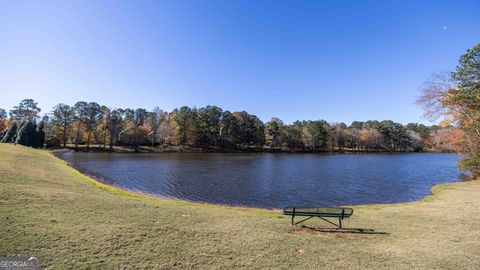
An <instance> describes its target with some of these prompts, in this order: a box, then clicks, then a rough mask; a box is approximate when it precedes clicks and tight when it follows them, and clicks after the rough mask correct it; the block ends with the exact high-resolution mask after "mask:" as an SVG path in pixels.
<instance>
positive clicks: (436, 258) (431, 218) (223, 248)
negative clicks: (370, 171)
mask: <svg viewBox="0 0 480 270" xmlns="http://www.w3.org/2000/svg"><path fill="white" fill-rule="evenodd" d="M419 169H421V168H419ZM433 193H434V195H432V196H429V197H427V198H426V199H424V200H422V201H419V202H413V203H406V204H395V205H368V206H357V207H354V209H355V212H354V215H353V217H352V218H351V219H349V220H346V221H345V222H344V226H345V227H347V228H363V229H371V230H373V231H370V232H369V231H364V232H363V233H361V232H359V231H358V230H345V231H343V232H338V231H336V230H333V229H325V228H326V227H328V224H326V223H323V222H321V221H307V222H306V225H307V226H308V227H310V228H308V227H306V228H302V227H292V226H290V219H289V218H288V217H283V216H282V215H281V212H280V211H270V210H261V209H245V208H234V207H226V206H217V205H209V204H198V203H189V202H183V201H177V200H164V199H156V198H150V197H146V196H142V195H136V194H131V193H128V192H125V191H121V190H118V189H115V188H112V187H109V186H105V185H103V184H100V183H98V182H96V181H94V180H92V179H90V178H88V177H86V176H84V175H82V174H80V173H79V172H77V171H76V170H74V169H72V168H70V167H68V166H67V164H66V163H65V162H64V161H62V160H60V159H58V158H55V157H54V156H53V155H52V154H51V153H49V152H47V151H42V150H33V149H29V148H25V147H22V146H18V145H17V146H13V145H6V144H1V145H0V220H1V226H0V256H2V255H3V256H5V255H34V256H37V257H38V258H39V259H40V261H41V262H42V264H43V266H45V267H46V268H51V269H67V268H75V269H172V268H175V269H188V268H200V269H237V268H245V269H252V268H283V269H291V268H298V269H319V268H322V269H334V268H335V269H366V268H370V269H412V268H414V269H480V215H479V214H480V182H479V181H471V182H459V183H454V184H448V185H440V186H436V187H435V188H434V189H433ZM312 228H313V229H312ZM320 228H324V229H320ZM323 267H324V268H323Z"/></svg>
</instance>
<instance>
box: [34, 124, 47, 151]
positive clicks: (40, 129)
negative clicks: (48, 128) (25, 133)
mask: <svg viewBox="0 0 480 270" xmlns="http://www.w3.org/2000/svg"><path fill="white" fill-rule="evenodd" d="M44 144H45V124H44V123H43V122H41V123H40V124H38V125H37V128H36V129H35V133H34V136H33V141H32V147H34V148H43V146H44Z"/></svg>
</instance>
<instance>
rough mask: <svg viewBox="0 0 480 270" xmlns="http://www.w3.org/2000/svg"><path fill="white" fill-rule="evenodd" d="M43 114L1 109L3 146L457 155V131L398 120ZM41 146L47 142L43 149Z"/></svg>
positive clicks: (90, 108) (211, 109) (60, 110)
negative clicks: (7, 144) (361, 120)
mask: <svg viewBox="0 0 480 270" xmlns="http://www.w3.org/2000/svg"><path fill="white" fill-rule="evenodd" d="M40 112H41V109H40V108H39V107H38V104H37V103H36V102H35V101H34V100H32V99H25V100H22V101H21V102H20V104H19V105H18V106H15V107H14V108H13V109H12V110H10V111H9V113H8V116H7V113H6V111H5V110H4V109H0V138H2V139H1V141H2V142H10V143H19V144H22V145H27V146H33V147H43V145H44V144H45V145H46V146H47V147H49V148H57V147H67V146H71V147H73V148H75V149H78V148H79V145H84V146H85V148H86V149H87V150H88V149H89V148H90V147H91V144H95V145H97V146H98V145H100V146H101V148H103V149H105V150H106V151H107V150H108V151H113V150H114V147H115V146H125V147H131V148H132V149H133V150H134V151H139V150H140V147H141V146H151V147H157V148H166V149H170V150H171V151H176V150H182V149H189V148H203V149H206V148H208V149H213V150H215V149H217V150H244V151H258V150H273V151H303V152H321V151H388V152H405V151H426V150H428V151H429V150H435V151H455V150H456V145H455V143H454V142H455V138H456V137H458V136H459V133H460V131H459V129H458V128H456V127H454V126H448V127H443V128H441V127H439V126H436V125H433V126H426V125H423V124H418V123H410V124H407V125H402V124H400V123H396V122H394V121H391V120H385V121H376V120H371V121H365V122H360V121H354V122H353V123H351V124H350V125H346V124H344V123H328V122H327V121H325V120H308V121H295V122H293V123H291V124H285V123H284V122H283V121H282V120H280V119H278V118H272V119H271V120H270V121H268V122H266V123H264V122H262V121H261V120H260V119H259V118H258V117H257V116H255V115H252V114H249V113H247V112H245V111H242V112H230V111H228V110H223V109H222V108H220V107H217V106H206V107H202V108H190V107H187V106H183V107H181V108H177V109H174V110H173V111H171V112H166V111H163V110H160V109H159V108H158V107H157V108H154V109H153V110H151V111H148V110H146V109H143V108H138V109H129V108H126V109H123V108H114V109H112V108H109V107H107V106H103V105H100V104H98V103H96V102H84V101H80V102H77V103H75V104H73V105H67V104H63V103H61V104H58V105H56V106H55V107H54V108H53V109H52V110H51V112H50V113H48V114H46V115H45V116H44V117H43V118H42V119H40ZM40 141H41V142H40Z"/></svg>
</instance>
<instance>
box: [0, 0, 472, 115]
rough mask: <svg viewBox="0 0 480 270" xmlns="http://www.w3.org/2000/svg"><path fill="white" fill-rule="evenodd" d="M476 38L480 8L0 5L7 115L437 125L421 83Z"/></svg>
mask: <svg viewBox="0 0 480 270" xmlns="http://www.w3.org/2000/svg"><path fill="white" fill-rule="evenodd" d="M479 42H480V1H439V0H437V1H313V0H311V1H286V0H279V1H262V0H258V1H257V0H255V1H253V0H252V1H247V0H245V1H228V0H208V1H207V0H196V1H193V0H192V1H184V0H172V1H142V0H139V1H88V0H82V1H69V0H64V1H21V0H16V1H5V0H0V108H4V109H7V110H9V109H11V108H12V107H13V106H15V105H17V104H18V103H19V102H20V100H22V99H24V98H33V99H35V100H36V101H38V103H39V107H41V108H42V112H45V113H48V112H50V111H51V108H52V107H53V106H54V105H56V104H58V103H66V104H70V105H73V104H74V103H75V102H77V101H95V102H98V103H99V104H102V105H106V106H109V107H112V108H115V107H122V108H127V107H128V108H146V109H153V108H154V107H155V106H159V107H160V108H161V109H163V110H167V111H171V110H172V109H173V108H176V107H180V106H183V105H187V106H190V107H193V106H196V107H203V106H206V105H216V106H219V107H221V108H223V109H225V110H230V111H242V110H245V111H247V112H249V113H251V114H255V115H257V116H258V117H260V119H262V120H263V121H268V120H269V119H270V118H272V117H279V118H280V119H282V120H283V121H284V122H286V123H291V122H293V121H295V120H298V119H300V120H317V119H325V120H327V121H329V122H345V123H347V124H348V123H350V122H352V121H354V120H358V121H365V120H369V119H376V120H384V119H391V120H394V121H396V122H400V123H409V122H423V123H426V122H427V121H426V120H425V119H423V118H422V111H421V109H420V108H419V107H418V106H417V105H415V104H414V102H415V100H416V98H417V97H418V95H419V88H420V86H421V84H422V82H423V81H425V80H426V79H428V77H429V76H430V74H432V73H434V72H438V71H445V70H454V69H455V67H456V64H457V61H458V57H459V56H460V55H461V54H463V53H464V52H465V51H466V50H467V49H468V48H471V47H473V46H474V45H476V44H478V43H479Z"/></svg>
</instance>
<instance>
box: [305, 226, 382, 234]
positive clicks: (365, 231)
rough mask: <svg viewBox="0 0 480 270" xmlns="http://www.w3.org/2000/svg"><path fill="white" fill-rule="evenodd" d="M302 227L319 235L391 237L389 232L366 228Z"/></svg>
mask: <svg viewBox="0 0 480 270" xmlns="http://www.w3.org/2000/svg"><path fill="white" fill-rule="evenodd" d="M301 227H302V228H304V229H309V230H311V231H313V232H319V233H358V234H384V235H390V233H389V232H378V231H375V230H373V229H366V228H318V227H310V226H306V225H302V226H301Z"/></svg>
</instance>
